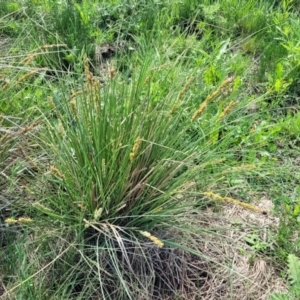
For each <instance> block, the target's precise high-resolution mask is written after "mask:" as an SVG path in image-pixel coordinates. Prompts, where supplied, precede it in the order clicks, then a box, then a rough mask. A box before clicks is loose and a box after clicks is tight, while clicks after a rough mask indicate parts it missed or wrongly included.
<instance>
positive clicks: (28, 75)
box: [17, 68, 49, 83]
mask: <svg viewBox="0 0 300 300" xmlns="http://www.w3.org/2000/svg"><path fill="white" fill-rule="evenodd" d="M48 70H49V69H48V68H39V69H36V70H33V71H31V72H29V73H27V74H25V75H23V76H22V77H20V78H19V79H18V81H17V83H21V82H23V81H25V80H26V79H28V78H29V77H31V76H33V75H35V74H37V73H39V72H41V71H48Z"/></svg>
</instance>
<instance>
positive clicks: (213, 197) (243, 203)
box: [203, 192, 263, 213]
mask: <svg viewBox="0 0 300 300" xmlns="http://www.w3.org/2000/svg"><path fill="white" fill-rule="evenodd" d="M203 194H204V195H205V196H207V197H209V198H211V199H214V200H218V201H225V202H229V203H233V204H235V205H238V206H241V207H244V208H247V209H249V210H253V211H256V212H261V213H262V212H263V210H262V209H260V208H259V207H257V206H255V205H252V204H249V203H245V202H242V201H240V200H236V199H233V198H230V197H222V196H220V195H218V194H215V193H213V192H204V193H203Z"/></svg>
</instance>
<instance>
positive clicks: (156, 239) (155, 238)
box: [139, 231, 164, 248]
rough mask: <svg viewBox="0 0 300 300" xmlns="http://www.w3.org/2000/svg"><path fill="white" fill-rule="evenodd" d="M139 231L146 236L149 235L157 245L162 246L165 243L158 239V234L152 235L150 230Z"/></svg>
mask: <svg viewBox="0 0 300 300" xmlns="http://www.w3.org/2000/svg"><path fill="white" fill-rule="evenodd" d="M139 233H140V234H141V235H143V236H145V237H147V238H148V239H149V240H150V241H152V242H153V243H154V244H155V245H156V246H157V247H159V248H162V247H163V246H164V243H163V242H162V241H161V240H160V239H158V238H157V237H156V236H154V235H152V234H151V233H150V232H148V231H139Z"/></svg>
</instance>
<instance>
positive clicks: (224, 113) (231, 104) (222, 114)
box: [217, 101, 237, 122]
mask: <svg viewBox="0 0 300 300" xmlns="http://www.w3.org/2000/svg"><path fill="white" fill-rule="evenodd" d="M236 104H237V101H231V102H230V103H229V104H228V105H227V106H226V107H225V109H224V111H223V112H222V113H221V114H220V116H219V117H218V119H217V122H218V121H220V120H221V119H223V118H224V117H225V116H226V115H228V114H229V113H230V112H231V111H232V108H233V107H234V106H235V105H236Z"/></svg>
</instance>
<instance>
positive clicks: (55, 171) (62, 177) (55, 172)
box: [50, 166, 65, 179]
mask: <svg viewBox="0 0 300 300" xmlns="http://www.w3.org/2000/svg"><path fill="white" fill-rule="evenodd" d="M50 171H51V173H53V174H54V175H56V176H57V177H59V178H61V179H65V175H64V174H62V173H61V172H60V171H59V170H58V169H57V168H55V167H54V166H51V167H50Z"/></svg>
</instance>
